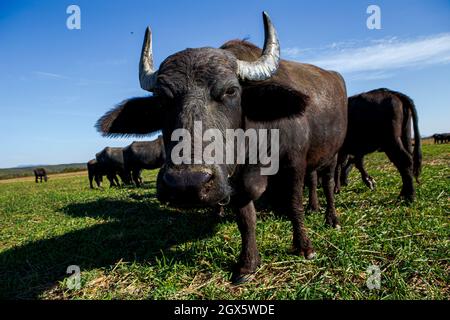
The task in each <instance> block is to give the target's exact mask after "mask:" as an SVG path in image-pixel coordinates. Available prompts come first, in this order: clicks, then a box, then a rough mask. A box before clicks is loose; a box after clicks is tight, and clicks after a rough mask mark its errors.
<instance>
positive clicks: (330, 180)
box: [320, 161, 341, 229]
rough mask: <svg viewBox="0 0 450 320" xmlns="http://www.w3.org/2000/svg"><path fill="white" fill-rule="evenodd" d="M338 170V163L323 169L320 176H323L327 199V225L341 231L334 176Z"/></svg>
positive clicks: (323, 186)
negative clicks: (335, 199)
mask: <svg viewBox="0 0 450 320" xmlns="http://www.w3.org/2000/svg"><path fill="white" fill-rule="evenodd" d="M335 169H336V162H335V161H333V164H331V165H329V166H328V167H326V168H325V169H323V170H322V171H321V172H320V174H321V176H322V188H323V192H324V193H325V198H326V199H327V210H326V212H325V223H326V224H327V225H329V226H331V227H333V228H336V229H340V228H341V226H340V225H339V218H338V217H337V214H336V208H335V206H334V190H335V186H334V174H335Z"/></svg>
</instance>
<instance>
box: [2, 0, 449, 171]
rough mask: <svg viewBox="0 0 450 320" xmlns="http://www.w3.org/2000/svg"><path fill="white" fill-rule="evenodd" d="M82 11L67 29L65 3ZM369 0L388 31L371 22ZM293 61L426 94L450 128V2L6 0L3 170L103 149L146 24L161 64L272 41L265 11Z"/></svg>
mask: <svg viewBox="0 0 450 320" xmlns="http://www.w3.org/2000/svg"><path fill="white" fill-rule="evenodd" d="M71 4H76V5H78V6H79V7H80V8H81V30H68V29H67V28H66V19H67V17H68V14H67V13H66V8H67V7H68V6H69V5H71ZM370 4H376V5H378V6H379V7H380V8H381V24H382V29H381V30H369V29H368V28H367V27H366V19H367V17H368V14H367V13H366V9H367V7H368V6H369V5H370ZM263 10H266V11H268V12H269V14H270V16H271V18H272V21H273V23H274V24H275V27H276V28H277V31H278V35H279V38H280V43H281V46H282V55H283V58H285V59H291V60H297V61H300V62H309V63H314V64H317V65H319V66H321V67H325V68H331V69H335V70H337V71H340V72H342V73H343V75H344V77H345V79H346V82H347V87H348V91H349V95H351V94H356V93H359V92H362V91H367V90H371V89H375V88H379V87H388V88H391V89H394V90H399V91H402V92H404V93H406V94H408V95H410V96H411V97H412V98H413V99H414V100H415V102H416V105H417V108H418V111H419V116H420V127H421V131H422V134H423V135H429V134H432V133H434V132H444V131H450V125H449V123H450V121H449V119H450V2H449V1H448V0H432V1H425V0H423V1H415V0H396V1H377V0H374V1H364V0H360V1H356V0H355V1H351V0H349V1H325V0H315V1H300V0H296V1H279V0H274V1H272V0H260V1H256V0H253V1H234V0H232V1H230V0H227V1H225V0H223V1H187V0H186V1H174V0H172V1H151V0H147V1H132V0H129V1H106V0H95V1H92V0H89V1H77V0H73V1H63V0H59V1H32V0H30V1H20V0H18V1H4V0H2V1H0V43H1V47H0V146H1V152H0V167H13V166H17V165H23V164H57V163H69V162H84V161H87V160H89V159H91V158H93V157H94V154H95V153H96V152H97V151H99V150H100V149H102V148H103V147H105V146H107V145H109V146H125V145H127V144H128V143H130V142H131V141H132V140H133V139H107V138H102V137H101V136H100V135H99V134H98V133H97V132H96V131H95V129H94V127H93V126H94V123H95V121H96V120H97V119H98V118H99V117H100V116H101V115H102V114H103V113H104V112H105V111H106V110H108V109H110V108H111V107H112V106H114V105H115V104H117V103H118V102H120V101H122V100H123V99H126V98H129V97H133V96H140V95H145V94H146V92H144V91H142V90H141V89H140V87H139V82H138V68H137V66H138V61H139V55H140V49H141V45H142V39H143V33H144V30H145V28H146V26H147V25H150V26H151V27H152V29H153V37H154V57H155V62H156V63H157V64H159V63H160V62H161V61H162V60H163V59H164V58H165V57H167V56H168V55H170V54H172V53H175V52H177V51H180V50H182V49H185V48H187V47H201V46H213V47H217V46H220V45H221V44H222V43H223V42H225V41H227V40H230V39H234V38H244V37H249V38H250V41H252V42H254V43H256V44H258V45H260V46H261V45H262V42H263V26H262V19H261V11H263Z"/></svg>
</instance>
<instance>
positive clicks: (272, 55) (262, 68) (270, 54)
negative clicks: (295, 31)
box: [237, 11, 280, 81]
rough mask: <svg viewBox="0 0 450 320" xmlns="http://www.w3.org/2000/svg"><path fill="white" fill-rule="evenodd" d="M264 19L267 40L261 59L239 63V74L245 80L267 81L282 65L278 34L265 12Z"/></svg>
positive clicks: (239, 61)
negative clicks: (280, 64)
mask: <svg viewBox="0 0 450 320" xmlns="http://www.w3.org/2000/svg"><path fill="white" fill-rule="evenodd" d="M263 19H264V35H265V40H264V49H263V52H262V55H261V57H260V58H259V59H258V60H256V61H252V62H248V61H241V60H238V61H237V64H238V72H237V73H238V75H239V77H240V78H241V79H243V80H250V81H262V80H266V79H268V78H270V77H271V76H272V75H273V74H274V73H275V72H276V71H277V69H278V65H279V63H280V43H279V42H278V36H277V32H276V30H275V28H274V26H273V24H272V22H271V21H270V18H269V15H268V14H267V12H265V11H264V12H263Z"/></svg>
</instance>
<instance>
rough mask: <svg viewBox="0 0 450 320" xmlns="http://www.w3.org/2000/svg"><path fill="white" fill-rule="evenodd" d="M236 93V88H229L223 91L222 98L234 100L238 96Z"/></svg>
mask: <svg viewBox="0 0 450 320" xmlns="http://www.w3.org/2000/svg"><path fill="white" fill-rule="evenodd" d="M238 92H239V89H238V88H236V87H230V88H228V89H227V90H226V91H225V93H224V95H223V97H224V98H234V97H235V96H236V95H237V94H238Z"/></svg>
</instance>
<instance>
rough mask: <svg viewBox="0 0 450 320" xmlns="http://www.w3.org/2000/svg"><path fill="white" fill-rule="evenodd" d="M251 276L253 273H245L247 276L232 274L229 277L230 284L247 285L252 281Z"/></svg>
mask: <svg viewBox="0 0 450 320" xmlns="http://www.w3.org/2000/svg"><path fill="white" fill-rule="evenodd" d="M253 274H254V273H247V274H238V273H233V275H232V276H231V283H232V284H233V285H235V286H238V285H240V284H244V283H247V282H249V281H251V280H252V279H253Z"/></svg>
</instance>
